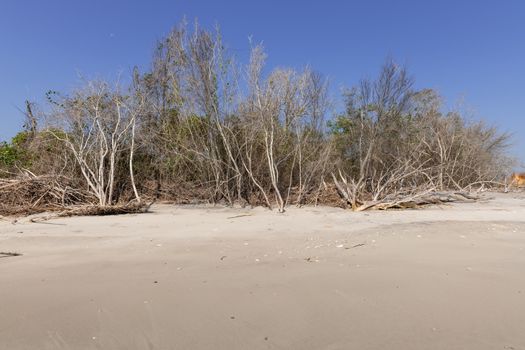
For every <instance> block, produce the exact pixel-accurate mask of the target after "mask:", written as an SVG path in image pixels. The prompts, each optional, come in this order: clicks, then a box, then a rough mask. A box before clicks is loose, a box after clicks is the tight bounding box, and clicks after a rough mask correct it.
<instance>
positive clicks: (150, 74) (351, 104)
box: [0, 23, 511, 211]
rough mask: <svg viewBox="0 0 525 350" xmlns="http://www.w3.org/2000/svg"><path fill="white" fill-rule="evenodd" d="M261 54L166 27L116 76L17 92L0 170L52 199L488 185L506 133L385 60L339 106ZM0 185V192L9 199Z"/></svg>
mask: <svg viewBox="0 0 525 350" xmlns="http://www.w3.org/2000/svg"><path fill="white" fill-rule="evenodd" d="M265 60H266V53H265V51H264V48H263V47H262V46H261V45H255V46H253V47H251V54H250V59H249V62H248V63H247V64H240V63H238V62H237V61H236V60H235V57H234V56H233V55H232V54H231V53H230V52H229V51H228V49H227V48H226V45H225V44H224V43H223V39H222V37H221V34H220V32H219V31H218V30H207V29H204V28H201V27H200V26H198V25H195V26H194V27H191V28H189V27H188V26H187V25H186V24H184V23H183V24H181V25H178V26H176V27H175V28H174V29H173V30H172V31H171V32H170V33H169V35H167V36H166V37H165V38H163V39H162V40H160V41H159V42H158V44H157V45H156V48H155V50H154V53H153V59H152V62H151V65H150V68H149V69H148V70H147V71H143V72H142V71H140V70H139V69H137V68H136V69H134V70H133V72H132V74H131V77H130V79H129V81H130V82H129V83H128V84H112V83H109V82H107V81H100V80H96V81H86V82H85V83H84V84H83V86H81V87H80V88H79V89H77V90H75V91H71V92H69V93H60V92H56V91H49V92H48V93H47V94H46V97H47V101H48V103H47V106H46V107H45V108H42V109H39V106H35V105H34V104H32V103H29V102H28V103H27V105H26V113H25V114H26V122H25V124H24V130H23V131H21V132H20V133H19V134H18V135H17V136H15V137H14V138H13V140H12V141H11V142H10V143H3V144H0V178H3V179H4V184H5V183H7V182H6V181H7V180H8V179H9V180H10V181H12V180H13V179H15V178H20V177H23V176H26V177H28V176H29V177H31V178H33V179H36V178H39V177H40V178H41V177H42V176H45V178H46V179H48V180H46V181H48V182H49V181H52V182H53V186H54V187H53V188H55V187H59V188H60V189H61V190H60V191H59V192H55V195H53V196H51V197H49V194H45V193H44V195H43V196H44V197H42V198H45V199H43V200H41V201H42V202H44V201H55V202H57V203H59V202H60V203H62V204H63V205H66V204H82V203H91V204H95V205H98V206H101V207H106V206H111V205H116V204H121V203H129V202H131V201H133V202H143V201H145V200H151V199H154V198H158V199H164V200H173V201H176V202H179V203H202V202H207V203H224V204H227V205H234V204H240V205H264V206H267V207H269V208H275V209H277V210H279V211H284V210H285V208H286V207H287V206H289V205H304V204H319V203H320V204H328V205H340V204H341V203H343V204H347V205H349V206H351V207H352V208H354V209H356V208H360V207H362V206H363V205H366V204H367V203H381V202H385V201H394V202H395V201H396V200H399V199H400V198H415V196H418V195H422V194H425V193H430V192H433V191H434V192H435V191H445V190H455V191H457V190H465V189H471V188H473V187H476V186H478V187H479V186H491V185H494V184H497V183H498V182H501V181H502V179H503V178H504V176H505V174H507V173H508V170H509V167H510V165H511V159H510V158H509V157H508V156H507V148H508V144H509V135H508V134H507V133H502V132H500V131H499V130H498V129H496V128H495V127H492V126H489V125H486V124H485V123H483V122H481V121H471V120H469V119H468V118H466V117H465V116H464V115H462V114H461V113H459V112H457V111H450V112H446V111H444V108H443V103H442V100H441V98H440V97H439V95H438V93H437V92H436V91H433V90H431V89H421V90H417V89H415V88H414V83H413V79H412V78H411V77H410V75H409V74H408V72H407V71H406V69H405V68H404V67H401V66H398V65H397V64H396V63H395V62H393V61H392V60H387V61H386V63H385V64H384V65H383V67H381V69H380V72H379V74H378V76H377V78H376V79H366V80H362V81H361V82H360V83H359V84H358V85H357V86H355V87H353V88H351V89H348V90H346V91H345V93H344V94H343V96H342V98H343V99H344V107H345V108H344V110H343V111H339V112H334V111H333V101H332V99H331V97H330V96H329V92H328V81H327V80H326V79H325V78H324V77H323V76H322V75H321V74H320V73H318V72H316V71H314V70H312V69H311V68H305V69H303V70H296V69H285V68H277V69H273V70H271V71H269V72H268V71H267V69H266V67H265ZM49 179H52V180H49ZM48 182H46V183H48ZM9 183H10V184H12V183H13V182H9ZM1 184H2V183H1V182H0V197H2V193H3V196H9V195H11V196H12V191H11V192H10V191H7V190H5V191H2V186H1ZM11 186H12V185H11ZM26 187H27V186H26ZM10 188H11V187H10ZM46 188H48V187H46ZM25 191H26V192H27V188H26V190H25ZM9 192H10V193H9ZM35 193H39V194H40V192H39V191H36V190H35ZM57 193H60V194H59V195H58V194H57ZM26 195H27V196H28V197H27V196H22V197H19V198H23V200H26V201H29V202H31V203H33V204H34V202H35V201H36V200H37V198H38V196H37V195H35V194H33V195H31V191H29V193H26ZM45 196H48V197H45ZM59 197H62V198H59ZM10 200H11V201H16V200H15V199H13V198H11V199H10Z"/></svg>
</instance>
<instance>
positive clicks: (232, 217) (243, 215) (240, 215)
mask: <svg viewBox="0 0 525 350" xmlns="http://www.w3.org/2000/svg"><path fill="white" fill-rule="evenodd" d="M245 216H253V214H250V213H247V214H239V215H234V216H228V217H227V218H226V219H237V218H242V217H245Z"/></svg>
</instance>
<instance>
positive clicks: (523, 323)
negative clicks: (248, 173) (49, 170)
mask: <svg viewBox="0 0 525 350" xmlns="http://www.w3.org/2000/svg"><path fill="white" fill-rule="evenodd" d="M495 196H496V199H494V200H492V201H489V202H481V203H474V204H458V205H454V206H442V207H433V208H428V209H424V210H412V211H388V212H364V213H352V212H349V211H344V210H342V209H336V208H303V209H289V210H288V211H287V212H286V213H285V214H282V215H281V214H277V213H275V212H269V211H267V210H265V209H262V208H256V209H224V208H188V207H174V206H168V205H158V206H155V207H153V213H151V214H143V215H126V216H113V217H79V218H68V219H56V220H51V221H48V222H47V223H38V224H37V223H30V222H29V220H28V219H27V218H26V219H22V220H20V221H19V222H17V223H16V224H12V223H10V222H7V221H0V251H15V252H19V253H22V254H23V255H22V256H19V257H4V258H0V349H8V350H17V349H39V350H40V349H161V350H163V349H227V350H232V349H247V350H252V349H301V350H307V349H330V350H332V349H403V350H409V349H418V350H419V349H447V350H451V349H525V199H523V197H522V198H519V197H518V196H517V195H516V194H507V195H502V194H496V195H495ZM243 214H248V215H249V216H240V217H235V218H231V217H232V216H237V215H243ZM358 245H359V246H358ZM347 248H349V249H347Z"/></svg>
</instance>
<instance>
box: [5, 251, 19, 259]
mask: <svg viewBox="0 0 525 350" xmlns="http://www.w3.org/2000/svg"><path fill="white" fill-rule="evenodd" d="M21 255H22V253H17V252H0V258H9V257H12V256H21Z"/></svg>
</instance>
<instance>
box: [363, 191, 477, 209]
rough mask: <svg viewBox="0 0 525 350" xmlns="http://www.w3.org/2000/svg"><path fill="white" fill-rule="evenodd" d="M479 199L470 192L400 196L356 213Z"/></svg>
mask: <svg viewBox="0 0 525 350" xmlns="http://www.w3.org/2000/svg"><path fill="white" fill-rule="evenodd" d="M478 199H479V197H478V196H475V195H472V194H470V193H468V192H429V193H422V194H415V195H410V196H406V197H403V196H400V197H399V198H396V199H392V200H388V199H385V200H381V201H370V202H365V203H363V204H362V205H360V206H358V207H356V208H355V209H354V210H355V211H363V210H367V209H378V210H386V209H413V208H418V207H422V206H426V205H437V204H444V203H452V202H473V201H476V200H478Z"/></svg>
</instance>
